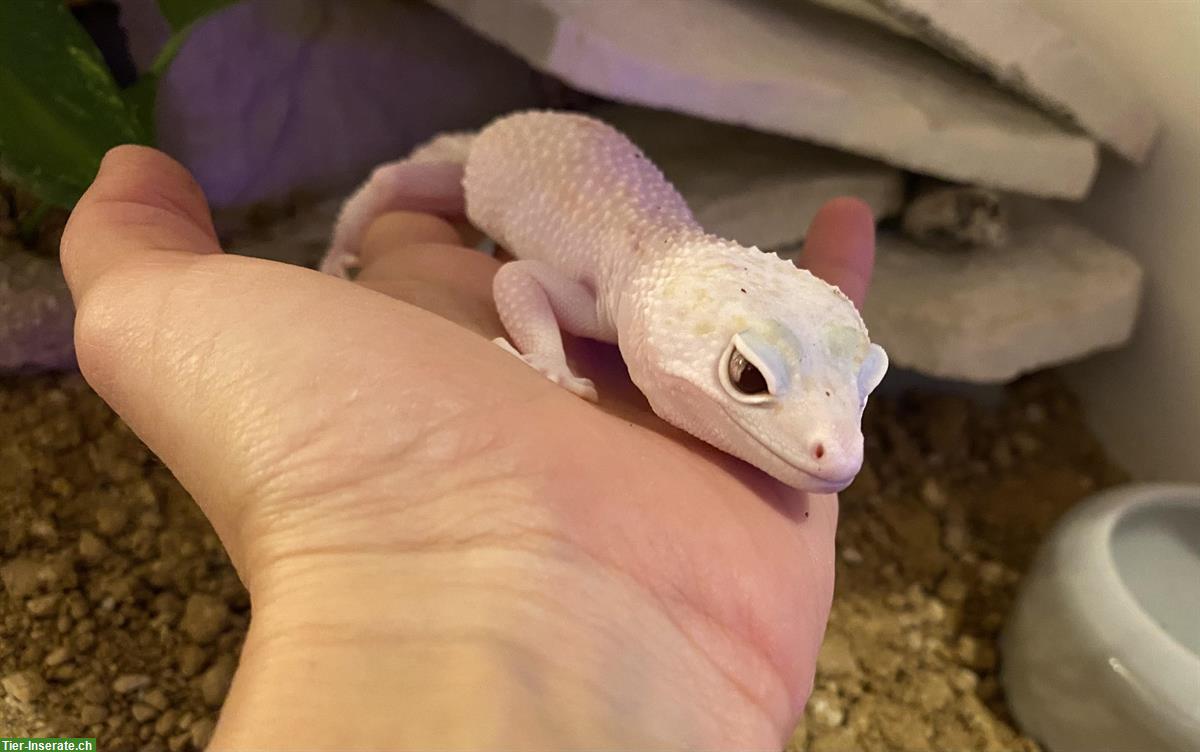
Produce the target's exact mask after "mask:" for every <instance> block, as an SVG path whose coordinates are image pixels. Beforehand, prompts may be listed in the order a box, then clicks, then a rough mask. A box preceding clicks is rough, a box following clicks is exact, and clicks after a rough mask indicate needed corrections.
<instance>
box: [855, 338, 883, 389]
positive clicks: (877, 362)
mask: <svg viewBox="0 0 1200 752" xmlns="http://www.w3.org/2000/svg"><path fill="white" fill-rule="evenodd" d="M887 369H888V356H887V352H886V351H884V349H883V348H882V347H880V346H879V345H877V344H875V343H874V342H872V343H870V344H869V345H868V346H867V356H866V357H865V358H863V363H862V367H861V368H860V369H859V371H858V393H859V394H860V395H861V396H862V398H863V400H866V398H867V395H868V394H870V393H871V392H873V391H875V387H877V386H879V382H881V381H883V377H884V374H886V373H887Z"/></svg>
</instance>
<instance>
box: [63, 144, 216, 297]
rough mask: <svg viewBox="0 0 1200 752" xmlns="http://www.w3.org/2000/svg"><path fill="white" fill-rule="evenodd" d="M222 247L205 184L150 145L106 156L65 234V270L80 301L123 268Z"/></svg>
mask: <svg viewBox="0 0 1200 752" xmlns="http://www.w3.org/2000/svg"><path fill="white" fill-rule="evenodd" d="M220 252H221V247H220V245H219V244H218V242H217V233H216V231H215V230H214V229H213V224H212V217H211V215H210V214H209V210H208V204H207V202H206V201H205V199H204V192H203V191H202V190H201V189H200V186H199V185H197V184H196V181H195V180H194V179H193V178H192V176H191V174H190V173H189V172H188V171H187V169H186V168H184V167H183V165H181V164H179V163H178V162H176V161H175V160H173V159H171V158H170V157H168V156H167V155H166V154H163V153H162V152H160V151H156V150H154V149H149V148H146V147H143V146H118V147H116V148H115V149H112V150H111V151H109V152H108V154H106V155H105V157H104V160H103V161H102V162H101V163H100V171H99V173H98V174H97V176H96V180H95V182H93V184H92V186H91V187H90V188H89V189H88V190H87V192H86V193H84V195H83V197H82V198H81V199H80V200H79V203H78V204H77V205H76V207H75V210H74V211H73V212H71V217H70V219H69V220H68V222H67V226H66V229H65V230H64V231H63V238H62V265H63V273H64V274H65V276H66V278H67V284H68V285H69V286H70V288H71V294H72V296H73V297H74V298H75V302H76V304H77V305H78V303H79V302H80V300H81V298H82V297H83V295H84V294H85V293H86V292H87V290H88V289H89V288H90V287H91V285H93V284H94V283H95V281H96V280H97V279H98V278H99V277H100V276H102V275H103V274H105V273H106V272H108V271H111V270H113V269H115V268H118V267H121V266H128V265H132V264H138V263H140V262H144V261H148V260H151V259H153V260H154V261H155V262H156V263H170V262H171V261H172V260H181V258H182V259H186V258H187V257H189V256H195V255H205V254H213V253H220Z"/></svg>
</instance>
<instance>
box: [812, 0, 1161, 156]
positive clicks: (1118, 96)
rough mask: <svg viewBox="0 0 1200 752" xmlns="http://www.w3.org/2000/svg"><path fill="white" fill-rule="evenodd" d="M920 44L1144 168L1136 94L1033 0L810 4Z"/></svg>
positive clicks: (1150, 131)
mask: <svg viewBox="0 0 1200 752" xmlns="http://www.w3.org/2000/svg"><path fill="white" fill-rule="evenodd" d="M815 1H816V2H818V3H819V4H821V5H825V6H827V7H831V8H835V9H837V10H840V11H842V12H845V13H850V14H853V15H855V16H857V17H859V18H862V19H864V20H867V21H870V22H872V23H875V24H879V25H881V26H884V27H885V28H887V29H889V30H890V31H892V32H895V33H899V34H904V35H906V36H911V37H914V38H916V39H919V40H921V41H922V42H924V43H925V44H927V45H929V46H930V47H933V48H934V49H936V50H938V51H940V52H942V53H944V54H946V55H948V56H950V57H952V58H955V59H957V60H961V61H963V62H965V63H967V64H969V65H972V66H975V67H976V68H978V69H980V70H982V71H983V72H984V73H986V74H988V75H989V76H991V77H992V78H993V79H995V80H996V81H997V82H999V83H1000V84H1001V85H1002V86H1004V87H1005V88H1007V89H1009V90H1011V91H1013V92H1016V93H1017V94H1019V95H1021V96H1023V97H1025V98H1026V99H1029V100H1031V101H1033V102H1035V103H1037V104H1038V105H1040V106H1041V107H1042V108H1043V109H1045V110H1047V111H1048V112H1051V113H1053V114H1056V115H1060V116H1062V117H1064V118H1066V119H1067V120H1069V121H1070V122H1072V123H1074V124H1075V125H1077V126H1079V127H1080V128H1082V129H1083V130H1085V131H1086V132H1088V133H1090V134H1091V135H1093V136H1095V137H1096V138H1097V139H1098V140H1099V141H1101V142H1103V143H1104V144H1106V145H1107V146H1109V147H1111V148H1112V149H1113V150H1114V151H1116V152H1117V153H1118V154H1120V155H1121V156H1123V157H1125V158H1126V159H1130V160H1132V161H1134V162H1138V163H1140V162H1142V160H1144V159H1145V157H1146V153H1147V152H1148V151H1149V149H1150V147H1151V145H1152V144H1153V143H1154V137H1155V135H1156V133H1157V131H1158V126H1159V122H1158V116H1157V115H1156V114H1155V113H1154V110H1153V109H1152V108H1151V107H1150V105H1149V103H1148V102H1147V101H1146V100H1145V99H1144V98H1143V97H1142V96H1141V95H1140V93H1139V91H1138V88H1137V87H1136V86H1132V85H1130V83H1129V81H1128V80H1126V79H1125V78H1124V77H1123V76H1121V75H1120V72H1119V71H1117V70H1115V69H1114V67H1113V66H1112V65H1110V64H1109V63H1108V62H1107V61H1105V60H1104V59H1103V58H1102V57H1101V56H1100V55H1098V54H1097V53H1096V52H1095V51H1094V50H1092V49H1089V48H1088V46H1087V45H1086V44H1085V43H1084V42H1083V41H1082V40H1080V39H1077V38H1074V37H1073V35H1072V34H1071V32H1070V31H1069V30H1068V29H1066V28H1064V27H1063V26H1061V25H1059V24H1057V23H1055V22H1054V21H1053V20H1052V19H1050V18H1048V17H1047V16H1046V15H1044V14H1043V13H1041V12H1039V6H1040V5H1042V3H1040V2H1039V1H1038V0H990V1H989V2H963V1H962V0H815Z"/></svg>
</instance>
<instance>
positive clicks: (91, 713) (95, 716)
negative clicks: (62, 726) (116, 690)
mask: <svg viewBox="0 0 1200 752" xmlns="http://www.w3.org/2000/svg"><path fill="white" fill-rule="evenodd" d="M107 718H108V708H105V707H104V706H103V705H92V704H91V703H89V704H87V705H84V706H83V707H82V708H80V709H79V722H80V723H82V724H83V725H84V726H94V725H95V724H97V723H103V722H104V721H105V720H106V719H107Z"/></svg>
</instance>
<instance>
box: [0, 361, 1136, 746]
mask: <svg viewBox="0 0 1200 752" xmlns="http://www.w3.org/2000/svg"><path fill="white" fill-rule="evenodd" d="M866 433H867V436H868V462H867V467H866V468H865V469H864V471H863V473H862V474H861V475H860V477H859V479H858V480H857V481H856V482H855V484H854V486H853V487H852V488H851V489H849V490H848V491H847V492H846V493H845V494H844V495H843V502H842V522H841V528H840V532H839V561H838V586H837V595H836V597H835V602H834V607H833V615H832V618H831V621H830V626H829V634H828V638H827V640H826V643H825V646H824V648H823V650H822V653H821V659H820V665H819V671H818V677H817V683H816V690H815V692H814V694H813V697H812V701H811V702H810V703H809V705H808V709H807V711H806V714H805V719H804V722H803V723H802V724H801V726H800V728H799V729H797V731H796V734H795V737H794V738H793V741H792V744H791V748H794V749H809V750H812V751H813V752H843V751H845V752H850V751H851V750H854V751H857V750H863V751H865V752H871V751H873V750H879V751H880V752H883V751H884V750H887V751H888V752H894V751H895V750H926V749H928V750H977V749H978V750H1035V749H1037V746H1036V745H1035V744H1034V743H1033V742H1032V741H1030V740H1028V739H1024V738H1022V737H1020V736H1019V735H1018V734H1017V733H1016V732H1015V731H1014V730H1013V728H1012V726H1011V721H1010V719H1009V718H1008V716H1007V714H1006V712H1005V710H1004V705H1003V697H1002V696H1001V692H1000V689H999V686H998V684H997V679H996V668H997V656H996V647H995V644H996V636H997V633H998V631H999V628H1000V626H1001V624H1002V622H1003V618H1004V614H1005V612H1006V610H1007V609H1008V607H1009V605H1010V603H1011V601H1012V598H1013V595H1014V593H1015V588H1016V584H1017V582H1018V580H1019V578H1020V574H1021V572H1022V571H1023V570H1024V568H1025V567H1026V566H1027V564H1028V562H1029V560H1030V557H1031V556H1032V554H1033V551H1034V549H1035V547H1036V543H1037V541H1038V539H1039V538H1040V537H1041V536H1042V535H1043V534H1044V533H1045V531H1046V530H1047V529H1048V528H1049V526H1050V525H1051V524H1052V523H1053V521H1054V520H1055V519H1056V518H1057V517H1058V516H1059V515H1060V514H1061V513H1062V512H1063V511H1065V510H1066V509H1067V508H1068V507H1069V506H1070V505H1071V504H1073V503H1075V502H1076V501H1078V500H1079V499H1080V498H1082V497H1083V496H1085V495H1087V494H1089V493H1091V492H1092V491H1095V490H1096V489H1098V488H1100V487H1103V486H1106V485H1110V484H1112V483H1115V482H1118V481H1120V480H1122V479H1123V475H1122V473H1121V472H1120V471H1119V470H1118V469H1116V468H1115V467H1114V466H1113V465H1112V464H1111V463H1110V462H1108V460H1106V459H1105V457H1104V455H1103V453H1102V451H1101V450H1100V448H1099V447H1098V445H1097V444H1096V442H1095V440H1094V439H1093V438H1092V437H1091V435H1090V434H1089V433H1088V431H1087V429H1086V428H1085V426H1084V424H1083V421H1082V418H1081V416H1080V414H1079V412H1078V409H1077V407H1076V405H1075V402H1074V400H1073V399H1072V398H1071V397H1070V396H1069V395H1068V394H1067V393H1066V392H1065V391H1064V390H1063V389H1062V388H1061V387H1060V386H1058V385H1057V382H1056V381H1054V380H1053V379H1051V378H1048V377H1038V378H1034V379H1029V380H1025V381H1022V382H1020V383H1019V384H1017V385H1016V386H1014V387H1012V388H1011V389H1010V390H1009V392H1008V395H1007V397H1006V398H1005V400H1004V401H1003V402H1002V403H1001V404H999V405H996V406H993V407H981V406H979V405H976V404H974V403H971V402H968V401H967V400H965V399H962V398H957V397H951V396H938V395H930V394H925V395H920V394H914V395H909V396H907V397H904V398H882V399H878V400H873V402H872V404H871V407H870V409H869V411H868V417H867V425H866ZM0 519H3V523H2V524H0V579H2V581H3V590H2V591H0V687H2V690H0V695H2V699H0V736H94V737H97V738H98V739H99V740H100V744H101V748H102V749H146V750H162V749H169V750H182V749H199V748H202V747H203V746H204V744H205V742H206V741H207V739H208V737H209V734H210V733H211V731H212V727H213V722H214V720H215V718H216V713H217V710H218V708H219V707H220V704H221V701H222V699H223V698H224V695H225V691H226V689H227V687H228V684H229V679H230V677H231V675H232V672H233V669H234V666H235V664H236V660H237V654H238V650H239V649H240V645H241V642H242V639H243V637H244V634H245V629H246V624H247V620H248V615H249V612H248V609H249V602H248V599H247V596H246V593H245V591H244V590H243V589H242V587H241V584H240V583H239V582H238V579H237V577H236V575H235V574H234V572H233V570H232V569H231V567H230V565H229V562H228V560H227V558H226V557H225V554H224V552H223V551H222V549H221V547H220V545H219V543H218V541H217V538H216V536H215V535H214V533H213V532H212V530H211V528H210V527H209V526H208V524H207V523H206V522H205V520H204V519H203V517H202V516H201V515H200V513H199V512H198V511H197V509H196V508H195V506H194V505H193V504H192V502H191V500H190V499H189V498H188V496H187V494H186V493H185V492H184V491H183V490H182V489H181V488H180V487H179V485H178V484H177V483H176V482H175V480H174V479H173V478H172V477H171V475H170V473H168V472H167V471H166V470H165V468H163V467H162V465H161V464H160V463H159V462H158V461H157V460H156V459H155V458H154V457H153V456H152V455H151V454H150V453H149V452H148V451H147V450H146V449H145V447H143V446H142V444H141V443H140V442H139V441H138V440H137V438H136V437H134V436H133V435H132V434H131V433H130V432H129V431H128V429H126V428H125V426H124V425H123V424H122V423H121V421H120V420H118V419H117V418H116V417H115V416H114V415H113V414H112V413H111V412H110V411H109V410H108V409H107V408H106V407H105V406H104V405H103V403H101V402H100V400H99V399H98V398H97V397H96V396H95V395H94V394H93V393H92V392H91V391H90V389H88V388H87V386H86V385H85V384H83V382H82V381H81V380H80V379H79V377H78V376H57V377H48V376H47V377H20V378H17V377H8V378H4V379H0Z"/></svg>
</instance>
